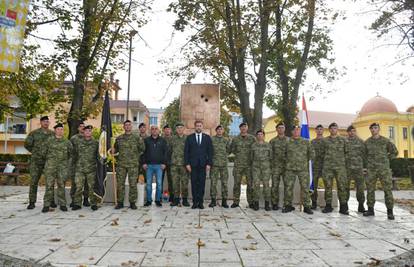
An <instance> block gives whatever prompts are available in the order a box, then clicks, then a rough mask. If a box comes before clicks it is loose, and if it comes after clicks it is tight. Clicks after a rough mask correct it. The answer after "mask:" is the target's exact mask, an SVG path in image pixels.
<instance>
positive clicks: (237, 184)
mask: <svg viewBox="0 0 414 267" xmlns="http://www.w3.org/2000/svg"><path fill="white" fill-rule="evenodd" d="M243 176H245V177H246V182H247V191H246V198H247V203H249V205H250V203H251V202H252V201H253V180H252V174H251V168H250V166H238V165H236V164H235V165H234V169H233V177H234V187H233V199H234V200H233V201H234V203H239V202H240V192H241V182H242V177H243Z"/></svg>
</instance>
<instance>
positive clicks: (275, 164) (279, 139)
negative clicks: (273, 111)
mask: <svg viewBox="0 0 414 267" xmlns="http://www.w3.org/2000/svg"><path fill="white" fill-rule="evenodd" d="M285 130H286V129H285V125H284V124H283V122H279V123H278V124H277V125H276V131H277V136H276V137H274V138H272V140H270V145H271V146H272V158H273V160H272V193H271V195H272V209H273V210H278V209H279V184H280V180H281V179H282V180H283V179H284V175H285V165H286V158H285V147H286V143H287V141H288V140H289V139H288V137H286V135H285ZM283 181H284V180H283ZM283 185H284V188H285V192H286V183H285V182H283Z"/></svg>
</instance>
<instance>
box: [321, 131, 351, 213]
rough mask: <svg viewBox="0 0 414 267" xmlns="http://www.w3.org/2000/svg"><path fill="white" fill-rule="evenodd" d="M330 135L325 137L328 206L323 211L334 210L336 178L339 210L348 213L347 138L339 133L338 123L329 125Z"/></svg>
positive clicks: (325, 173) (326, 199)
mask: <svg viewBox="0 0 414 267" xmlns="http://www.w3.org/2000/svg"><path fill="white" fill-rule="evenodd" d="M329 132H330V135H329V136H328V137H326V138H324V139H323V142H322V149H323V152H322V153H323V170H322V176H323V181H324V185H325V202H326V206H325V208H324V209H323V210H322V212H323V213H329V212H332V211H333V209H332V184H333V180H334V178H335V179H336V186H337V189H338V198H339V203H340V208H339V212H340V213H341V214H344V215H348V214H349V212H348V200H347V197H348V194H349V187H348V186H349V183H348V179H347V177H346V163H345V158H346V153H347V152H346V145H345V144H346V139H345V138H344V137H342V136H339V135H338V125H337V124H336V123H331V124H330V125H329Z"/></svg>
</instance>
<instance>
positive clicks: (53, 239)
mask: <svg viewBox="0 0 414 267" xmlns="http://www.w3.org/2000/svg"><path fill="white" fill-rule="evenodd" d="M61 240H62V239H60V238H52V239H49V241H50V242H60V241H61Z"/></svg>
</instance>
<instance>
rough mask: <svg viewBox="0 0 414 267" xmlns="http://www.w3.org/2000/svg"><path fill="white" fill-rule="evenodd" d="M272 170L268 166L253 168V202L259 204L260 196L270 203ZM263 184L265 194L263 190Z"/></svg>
mask: <svg viewBox="0 0 414 267" xmlns="http://www.w3.org/2000/svg"><path fill="white" fill-rule="evenodd" d="M271 172H272V171H271V169H270V167H267V166H253V167H252V180H253V196H252V198H253V200H254V201H256V202H258V201H259V200H260V195H263V197H264V200H265V201H269V202H270V179H271ZM261 184H263V193H262V190H261Z"/></svg>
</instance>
